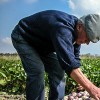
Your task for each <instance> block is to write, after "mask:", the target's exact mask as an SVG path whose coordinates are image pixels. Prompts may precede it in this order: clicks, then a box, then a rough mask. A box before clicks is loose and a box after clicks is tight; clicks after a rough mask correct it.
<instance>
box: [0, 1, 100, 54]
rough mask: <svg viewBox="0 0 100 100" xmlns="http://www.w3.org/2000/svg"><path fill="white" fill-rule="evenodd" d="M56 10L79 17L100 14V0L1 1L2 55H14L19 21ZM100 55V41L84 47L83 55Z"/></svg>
mask: <svg viewBox="0 0 100 100" xmlns="http://www.w3.org/2000/svg"><path fill="white" fill-rule="evenodd" d="M48 9H55V10H60V11H64V12H66V13H69V14H73V15H75V16H77V17H81V16H82V15H86V14H89V13H98V14H100V0H20V1H19V0H0V53H14V52H16V50H15V49H14V47H13V46H12V42H11V38H10V35H11V32H12V30H13V28H14V26H15V25H16V24H17V23H18V21H19V20H20V19H21V18H23V17H26V16H29V15H32V14H34V13H36V12H39V11H43V10H48ZM87 53H91V54H98V55H100V41H99V42H98V43H90V44H89V45H82V48H81V54H87Z"/></svg>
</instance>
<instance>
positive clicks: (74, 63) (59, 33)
mask: <svg viewBox="0 0 100 100" xmlns="http://www.w3.org/2000/svg"><path fill="white" fill-rule="evenodd" d="M72 32H73V30H72V28H70V27H67V26H64V25H63V24H61V25H60V26H58V27H57V26H56V27H54V28H53V29H52V33H51V39H52V43H53V45H54V48H55V50H56V53H57V57H58V60H59V63H60V65H61V66H62V68H63V69H64V70H65V72H66V73H67V75H68V76H70V74H71V72H72V70H73V69H76V68H79V67H80V65H81V64H80V61H79V60H78V59H77V58H76V56H75V54H74V50H75V49H74V46H73V43H72Z"/></svg>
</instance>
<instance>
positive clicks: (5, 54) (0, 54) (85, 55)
mask: <svg viewBox="0 0 100 100" xmlns="http://www.w3.org/2000/svg"><path fill="white" fill-rule="evenodd" d="M0 56H18V54H17V53H0ZM80 57H82V58H84V57H100V55H98V54H95V55H91V54H90V53H87V54H81V55H80Z"/></svg>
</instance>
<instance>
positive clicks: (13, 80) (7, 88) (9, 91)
mask: <svg viewBox="0 0 100 100" xmlns="http://www.w3.org/2000/svg"><path fill="white" fill-rule="evenodd" d="M81 63H82V66H81V70H82V71H83V73H84V74H85V75H86V76H87V77H88V78H89V79H90V80H91V81H92V82H93V83H94V84H95V85H96V86H98V87H100V57H82V60H81ZM25 80H26V74H25V72H24V70H23V67H22V64H21V61H20V59H19V57H18V56H17V55H6V56H5V55H1V56H0V95H1V96H0V100H24V99H25ZM45 83H46V97H47V94H48V78H47V74H46V73H45ZM66 83H67V85H66V95H68V94H69V93H71V92H72V91H76V90H77V89H76V87H77V83H76V82H75V81H74V80H73V79H71V78H68V77H67V75H66ZM7 98H8V99H7ZM9 98H13V99H9ZM18 98H20V99H18Z"/></svg>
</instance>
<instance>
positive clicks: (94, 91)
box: [89, 87, 100, 100]
mask: <svg viewBox="0 0 100 100" xmlns="http://www.w3.org/2000/svg"><path fill="white" fill-rule="evenodd" d="M89 93H90V95H91V97H93V98H94V99H95V100H100V88H97V87H94V88H91V89H90V92H89Z"/></svg>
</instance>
